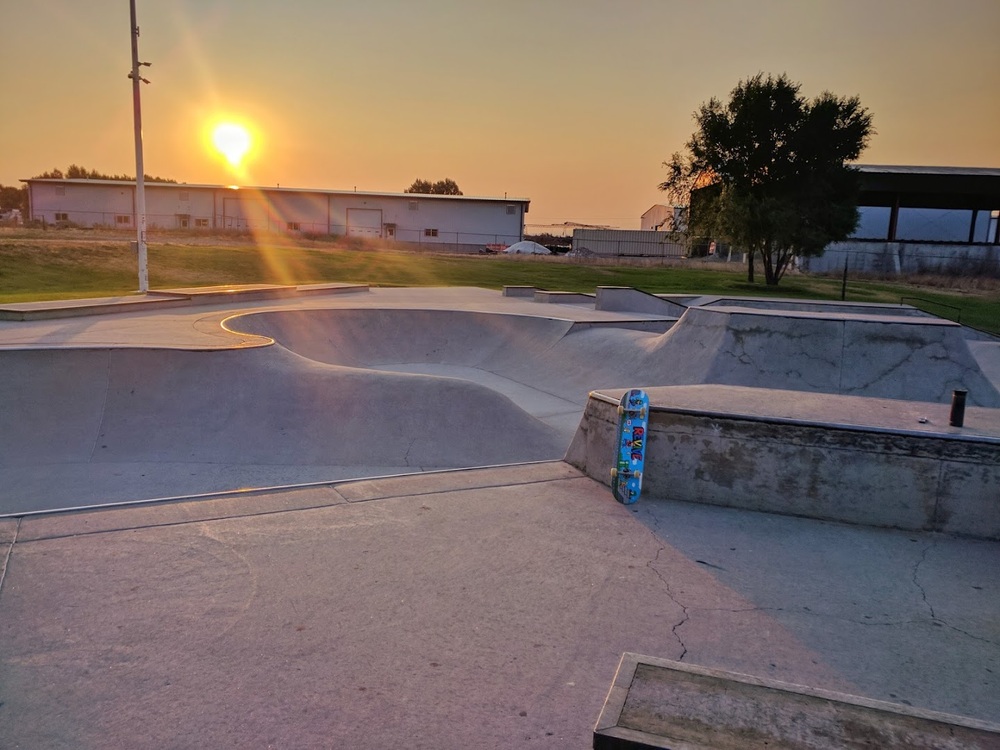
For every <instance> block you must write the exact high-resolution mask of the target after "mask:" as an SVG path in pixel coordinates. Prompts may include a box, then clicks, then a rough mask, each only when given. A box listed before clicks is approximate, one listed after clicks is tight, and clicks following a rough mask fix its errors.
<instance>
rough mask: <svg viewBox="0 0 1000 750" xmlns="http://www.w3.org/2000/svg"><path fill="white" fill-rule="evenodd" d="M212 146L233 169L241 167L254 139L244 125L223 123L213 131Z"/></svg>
mask: <svg viewBox="0 0 1000 750" xmlns="http://www.w3.org/2000/svg"><path fill="white" fill-rule="evenodd" d="M212 145H214V146H215V148H216V149H217V150H218V151H219V153H221V154H222V155H223V156H224V157H226V161H228V162H229V163H230V164H231V165H232V166H233V167H239V166H240V165H241V164H242V163H243V158H244V157H245V156H246V155H247V152H248V151H249V150H250V147H251V146H252V145H253V138H252V137H251V136H250V131H249V130H247V128H246V127H244V126H243V125H239V124H237V123H234V122H223V123H219V124H218V125H216V126H215V128H214V129H213V130H212Z"/></svg>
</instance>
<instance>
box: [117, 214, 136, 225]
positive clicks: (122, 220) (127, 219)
mask: <svg viewBox="0 0 1000 750" xmlns="http://www.w3.org/2000/svg"><path fill="white" fill-rule="evenodd" d="M131 223H132V217H131V216H122V215H121V214H118V216H116V217H115V224H131Z"/></svg>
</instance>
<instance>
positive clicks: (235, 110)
mask: <svg viewBox="0 0 1000 750" xmlns="http://www.w3.org/2000/svg"><path fill="white" fill-rule="evenodd" d="M5 6H6V7H4V9H3V13H2V18H0V70H3V71H4V72H5V75H4V80H3V96H2V99H0V102H2V103H0V113H2V117H0V184H5V185H11V184H18V183H17V180H18V179H19V178H23V177H30V176H33V175H35V174H38V173H40V172H43V171H46V170H49V169H53V168H60V169H65V168H66V167H67V166H68V165H69V164H70V163H77V164H80V165H82V166H85V167H87V168H90V169H98V170H100V171H102V172H111V173H115V172H127V173H129V174H133V173H134V172H135V161H134V150H133V143H132V99H131V83H130V82H129V81H128V79H127V78H126V75H127V73H128V71H129V69H130V66H131V53H130V40H129V14H128V2H127V0H87V2H80V0H31V2H21V3H16V4H15V3H5ZM137 6H138V16H139V25H140V27H141V29H142V34H141V37H140V40H139V50H140V57H141V58H142V59H143V60H148V61H150V62H152V63H153V66H152V67H151V68H145V69H144V75H146V77H148V78H150V79H151V80H152V84H151V85H149V86H144V87H143V90H142V97H143V98H142V105H143V124H144V127H143V137H144V146H145V148H144V153H145V160H146V172H147V173H150V174H155V175H159V176H163V177H171V178H174V179H177V180H179V181H182V182H190V183H223V184H229V183H232V182H245V183H250V184H256V185H275V184H281V185H283V186H287V187H318V188H329V189H352V188H354V187H357V188H358V189H359V190H380V191H381V190H385V191H398V190H402V189H404V188H406V187H407V186H408V185H409V184H410V183H411V182H412V181H413V180H414V179H416V178H418V177H419V178H423V179H429V180H439V179H442V178H445V177H450V178H452V179H454V180H455V181H456V182H458V184H459V186H460V187H461V188H462V190H463V191H464V192H465V194H466V195H494V196H496V195H503V194H505V193H507V194H509V195H512V196H518V197H528V198H530V199H531V201H532V204H531V212H530V214H529V215H528V221H529V225H533V224H550V223H551V224H558V223H561V222H564V221H579V222H584V223H592V224H608V225H612V226H621V227H637V226H638V222H639V216H640V215H641V214H642V213H643V212H644V211H645V210H646V209H647V208H649V206H651V205H652V204H654V203H657V202H660V201H662V198H663V196H662V194H661V193H659V192H658V191H657V189H656V185H657V183H658V182H659V181H660V180H661V179H662V178H663V177H664V173H663V170H662V168H661V166H660V165H661V162H662V161H663V160H665V159H667V158H668V157H669V156H670V154H671V153H672V152H673V151H675V150H679V149H681V148H682V147H683V145H684V143H685V141H686V140H687V139H688V137H689V136H690V135H691V132H692V130H693V128H694V123H693V120H692V113H693V112H694V111H695V109H696V108H697V107H698V106H699V105H700V104H701V103H702V102H704V101H706V100H707V99H709V98H710V97H712V96H718V97H720V98H723V99H725V98H726V97H727V96H728V93H729V91H730V90H731V89H732V88H733V86H734V85H735V84H736V83H737V82H738V81H739V80H740V79H743V78H747V77H748V76H751V75H753V74H755V73H757V72H760V71H763V72H765V73H775V74H777V73H781V72H786V73H787V74H788V75H789V77H790V78H791V79H792V80H795V81H798V82H800V83H801V84H802V91H803V93H804V94H805V95H807V96H814V95H816V94H818V93H819V92H820V91H822V90H824V89H828V90H830V91H833V92H834V93H836V94H841V95H854V94H857V95H858V96H860V97H861V101H862V104H863V105H864V106H866V107H868V108H869V109H870V110H871V111H872V112H873V114H874V119H875V128H876V130H877V131H878V132H877V135H876V136H875V138H874V139H873V141H872V144H871V146H870V147H869V149H868V150H867V151H866V152H865V153H864V154H863V156H862V161H864V162H868V163H879V164H883V163H888V164H921V165H951V166H983V167H1000V95H998V93H997V92H998V91H1000V2H998V1H997V0H950V2H948V3H944V2H940V0H933V1H931V0H864V1H862V0H600V1H599V0H506V1H505V2H486V1H485V0H483V1H480V0H419V1H417V0H339V1H338V2H329V0H287V1H286V2H283V3H278V2H260V1H258V0H169V1H167V0H137ZM228 116H233V117H238V118H240V119H242V120H244V121H246V122H249V123H252V124H253V126H254V127H255V128H256V130H257V131H258V133H259V141H258V143H257V144H256V145H255V148H254V151H253V154H252V158H251V159H250V160H249V161H248V163H247V164H246V165H245V175H243V176H242V177H243V179H237V176H235V175H234V174H233V172H232V170H231V169H230V168H229V167H228V166H227V165H226V163H225V161H224V160H223V159H222V158H221V157H219V156H218V155H217V154H214V153H211V152H210V151H209V149H208V147H207V145H206V143H205V141H206V139H205V137H204V130H205V127H206V124H207V123H208V122H209V121H212V120H214V119H218V118H220V117H228ZM529 228H530V227H529Z"/></svg>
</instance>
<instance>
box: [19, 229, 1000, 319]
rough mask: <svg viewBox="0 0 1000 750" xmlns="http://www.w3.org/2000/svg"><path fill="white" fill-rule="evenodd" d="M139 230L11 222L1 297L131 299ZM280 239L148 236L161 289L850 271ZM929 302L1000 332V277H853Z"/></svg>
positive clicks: (742, 283)
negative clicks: (752, 269)
mask: <svg viewBox="0 0 1000 750" xmlns="http://www.w3.org/2000/svg"><path fill="white" fill-rule="evenodd" d="M133 237H134V235H130V234H126V233H116V232H113V231H108V232H103V233H97V232H94V231H83V230H49V231H41V230H12V229H0V303H4V302H7V303H9V302H25V301H34V300H52V299H71V298H83V297H103V296H121V295H125V294H131V293H134V292H135V290H136V289H137V286H138V282H137V262H136V258H135V255H134V253H133V252H132V251H131V250H130V249H129V240H131V239H132V238H133ZM292 242H293V241H292V240H291V238H287V237H273V238H260V239H259V240H254V239H253V238H250V237H241V236H198V235H193V234H174V233H166V232H165V233H163V234H161V235H155V234H154V235H152V236H151V238H150V244H149V283H150V287H151V288H153V289H169V288H177V287H189V286H212V285H220V284H308V283H320V282H351V283H365V284H369V285H371V286H477V287H484V288H489V289H500V288H502V287H503V286H505V285H528V286H535V287H538V288H541V289H550V290H561V291H579V292H593V291H594V289H595V288H596V287H598V286H630V287H636V288H638V289H642V290H644V291H647V292H653V293H688V294H723V295H743V296H759V297H794V298H802V299H829V300H839V299H840V297H841V279H840V278H830V277H818V276H806V275H802V274H795V273H792V274H789V275H786V277H785V278H784V279H783V280H782V282H781V284H780V285H779V286H778V287H776V288H775V287H767V286H765V285H764V284H763V282H762V281H761V282H759V283H756V284H748V283H747V282H746V269H745V268H744V267H743V266H742V265H738V264H726V263H719V262H699V261H671V262H669V263H666V264H664V263H650V262H642V261H637V262H633V263H629V264H610V263H607V262H596V261H585V260H574V259H569V258H562V257H530V256H520V257H508V256H496V255H488V256H483V255H459V254H449V253H430V252H413V251H400V250H395V249H391V248H388V247H385V246H379V245H375V244H370V243H365V242H358V241H346V242H333V241H329V240H305V239H303V240H301V241H295V242H294V244H292ZM903 298H906V303H907V304H912V305H914V306H917V307H921V308H922V309H925V310H927V311H929V312H932V313H934V314H936V315H940V316H941V317H945V318H949V319H952V320H956V319H960V320H961V322H962V323H964V324H967V325H970V326H973V327H975V328H979V329H981V330H985V331H989V332H991V333H996V334H1000V281H998V280H996V279H975V278H972V279H970V278H955V277H924V278H919V279H907V280H905V281H895V280H894V281H891V282H890V281H885V280H875V279H858V278H852V279H849V281H848V286H847V299H848V300H849V301H856V302H889V303H897V304H898V303H899V302H900V301H901V300H902V299H903Z"/></svg>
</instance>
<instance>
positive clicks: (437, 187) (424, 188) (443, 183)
mask: <svg viewBox="0 0 1000 750" xmlns="http://www.w3.org/2000/svg"><path fill="white" fill-rule="evenodd" d="M403 192H404V193H424V194H427V195H461V194H462V191H461V190H459V189H458V183H456V182H455V181H454V180H451V179H448V178H445V179H443V180H438V181H437V182H431V181H430V180H414V181H413V184H412V185H410V186H409V187H408V188H406V190H404V191H403Z"/></svg>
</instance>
